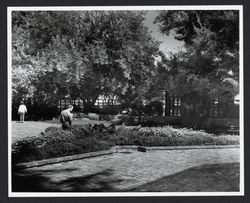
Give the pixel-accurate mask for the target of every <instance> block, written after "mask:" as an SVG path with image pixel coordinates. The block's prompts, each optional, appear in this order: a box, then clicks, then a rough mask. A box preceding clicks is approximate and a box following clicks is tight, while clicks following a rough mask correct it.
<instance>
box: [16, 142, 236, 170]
mask: <svg viewBox="0 0 250 203" xmlns="http://www.w3.org/2000/svg"><path fill="white" fill-rule="evenodd" d="M140 147H141V146H140ZM143 148H145V149H146V151H147V150H190V149H228V148H240V146H239V145H203V146H158V147H143ZM137 149H138V146H134V145H133V146H116V147H112V148H111V149H109V150H103V151H98V152H89V153H85V154H77V155H71V156H64V157H57V158H50V159H43V160H38V161H31V162H25V163H19V164H16V165H15V167H18V168H21V169H24V168H33V167H40V166H44V165H49V164H56V163H61V162H68V161H75V160H79V159H86V158H92V157H97V156H103V155H110V154H114V153H119V152H124V151H127V150H137Z"/></svg>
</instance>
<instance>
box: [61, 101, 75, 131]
mask: <svg viewBox="0 0 250 203" xmlns="http://www.w3.org/2000/svg"><path fill="white" fill-rule="evenodd" d="M72 110H73V106H72V105H69V106H68V108H67V109H65V110H63V111H62V112H61V115H60V122H61V123H62V129H63V130H66V129H71V125H72V121H73V114H72V113H71V111H72Z"/></svg>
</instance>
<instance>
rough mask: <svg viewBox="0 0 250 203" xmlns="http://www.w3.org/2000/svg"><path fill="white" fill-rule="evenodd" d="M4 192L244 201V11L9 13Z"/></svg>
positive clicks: (143, 8)
mask: <svg viewBox="0 0 250 203" xmlns="http://www.w3.org/2000/svg"><path fill="white" fill-rule="evenodd" d="M7 14H8V16H7V17H8V23H7V26H8V29H7V32H8V81H9V83H8V104H9V105H8V161H9V162H8V169H9V174H8V175H9V176H8V183H9V185H8V190H9V197H46V196H50V197H51V196H52V197H61V196H62V197H67V196H71V197H72V196H182V195H183V196H184V195H185V196H231V195H235V196H242V195H244V144H243V143H244V133H243V130H244V126H243V68H244V67H243V7H242V6H241V5H234V6H232V5H231V6H230V5H223V6H219V5H218V6H119V7H116V6H96V7H81V6H79V7H11V6H10V7H8V12H7Z"/></svg>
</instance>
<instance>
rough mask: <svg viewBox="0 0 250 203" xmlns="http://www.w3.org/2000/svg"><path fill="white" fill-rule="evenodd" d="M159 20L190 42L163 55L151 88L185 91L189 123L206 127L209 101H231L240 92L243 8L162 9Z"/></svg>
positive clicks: (166, 31) (163, 27) (165, 29)
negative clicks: (240, 38)
mask: <svg viewBox="0 0 250 203" xmlns="http://www.w3.org/2000/svg"><path fill="white" fill-rule="evenodd" d="M156 23H158V24H159V26H160V30H161V32H162V33H164V34H167V35H169V34H170V32H175V38H176V39H177V40H183V41H184V42H185V45H186V46H185V49H184V50H180V51H179V52H178V53H174V54H173V53H170V54H169V56H168V57H166V56H165V55H164V54H163V53H161V54H160V58H161V59H160V60H159V61H158V73H157V74H156V76H155V80H154V81H155V83H152V87H151V92H154V93H155V92H156V91H155V90H156V89H157V90H159V88H160V89H162V90H167V92H168V93H169V94H172V95H174V94H177V95H179V96H181V97H182V108H183V109H182V111H183V112H182V115H183V116H184V122H186V123H187V125H188V126H192V127H204V125H206V121H207V118H208V116H209V100H213V99H215V98H219V99H220V100H221V101H226V102H228V101H230V100H232V99H233V98H234V97H235V96H236V95H237V94H239V12H238V11H236V10H235V11H233V10H232V11H227V10H224V11H204V10H200V11H195V10H194V11H162V12H161V13H160V15H159V16H158V17H157V18H156ZM160 96H161V95H160ZM190 122H191V123H190Z"/></svg>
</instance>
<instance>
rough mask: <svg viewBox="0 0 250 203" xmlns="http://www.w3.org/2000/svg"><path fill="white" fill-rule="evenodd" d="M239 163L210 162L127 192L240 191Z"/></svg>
mask: <svg viewBox="0 0 250 203" xmlns="http://www.w3.org/2000/svg"><path fill="white" fill-rule="evenodd" d="M239 180H240V169H239V163H224V164H208V165H202V166H198V167H192V168H189V169H187V170H184V171H182V172H179V173H176V174H173V175H170V176H166V177H162V178H160V179H158V180H155V181H152V182H149V183H146V184H144V185H140V186H139V187H136V188H132V189H130V190H128V191H127V192H239Z"/></svg>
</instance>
